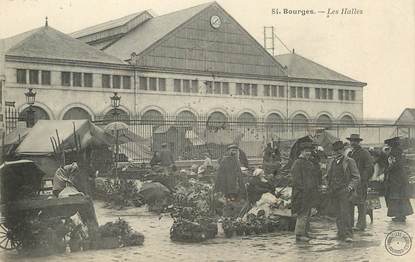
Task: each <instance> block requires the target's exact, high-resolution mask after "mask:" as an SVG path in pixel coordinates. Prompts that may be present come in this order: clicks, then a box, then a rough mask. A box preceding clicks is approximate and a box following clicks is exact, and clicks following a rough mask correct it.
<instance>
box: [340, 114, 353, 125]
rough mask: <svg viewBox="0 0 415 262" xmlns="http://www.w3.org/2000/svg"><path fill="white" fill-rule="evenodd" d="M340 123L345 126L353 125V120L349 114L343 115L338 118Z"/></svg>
mask: <svg viewBox="0 0 415 262" xmlns="http://www.w3.org/2000/svg"><path fill="white" fill-rule="evenodd" d="M340 124H342V125H345V126H354V120H353V118H352V117H351V116H349V115H345V116H343V117H342V118H341V119H340Z"/></svg>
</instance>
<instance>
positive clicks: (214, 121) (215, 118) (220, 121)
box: [206, 111, 228, 128]
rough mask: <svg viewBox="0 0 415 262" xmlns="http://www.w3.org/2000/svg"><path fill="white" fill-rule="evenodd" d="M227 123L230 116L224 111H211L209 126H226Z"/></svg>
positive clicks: (208, 120) (207, 123)
mask: <svg viewBox="0 0 415 262" xmlns="http://www.w3.org/2000/svg"><path fill="white" fill-rule="evenodd" d="M227 124H228V118H227V117H226V115H225V114H224V113H222V112H219V111H215V112H213V113H211V114H210V115H209V117H208V119H207V122H206V125H207V127H208V128H226V125H227Z"/></svg>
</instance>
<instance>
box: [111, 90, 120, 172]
mask: <svg viewBox="0 0 415 262" xmlns="http://www.w3.org/2000/svg"><path fill="white" fill-rule="evenodd" d="M110 99H111V106H112V108H113V114H114V121H117V115H118V112H117V110H118V109H117V108H118V107H120V101H121V97H120V96H119V95H118V93H117V92H114V95H113V96H111V97H110ZM114 124H117V123H114ZM118 137H119V130H118V129H117V128H115V158H114V160H115V177H118V175H117V163H118V160H119V146H118Z"/></svg>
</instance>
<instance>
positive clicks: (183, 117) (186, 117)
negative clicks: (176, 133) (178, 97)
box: [176, 110, 197, 126]
mask: <svg viewBox="0 0 415 262" xmlns="http://www.w3.org/2000/svg"><path fill="white" fill-rule="evenodd" d="M176 122H177V125H184V126H190V125H194V124H196V122H197V117H196V115H195V114H193V112H191V111H189V110H185V111H181V112H180V113H179V114H177V116H176Z"/></svg>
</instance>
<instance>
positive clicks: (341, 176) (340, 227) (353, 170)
mask: <svg viewBox="0 0 415 262" xmlns="http://www.w3.org/2000/svg"><path fill="white" fill-rule="evenodd" d="M332 146H333V151H334V152H335V157H334V158H333V159H332V161H331V162H330V163H329V165H328V168H327V180H328V192H329V194H330V195H331V197H332V205H333V207H334V209H335V210H334V211H335V213H336V225H337V239H339V240H344V241H346V242H352V241H353V240H352V236H353V231H352V227H353V220H352V211H351V210H353V203H352V198H353V192H355V190H356V189H357V186H358V185H359V181H360V176H359V170H358V169H357V166H356V162H355V161H354V160H353V159H352V158H349V157H348V156H345V154H344V143H343V142H342V141H336V142H334V143H333V145H332Z"/></svg>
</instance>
